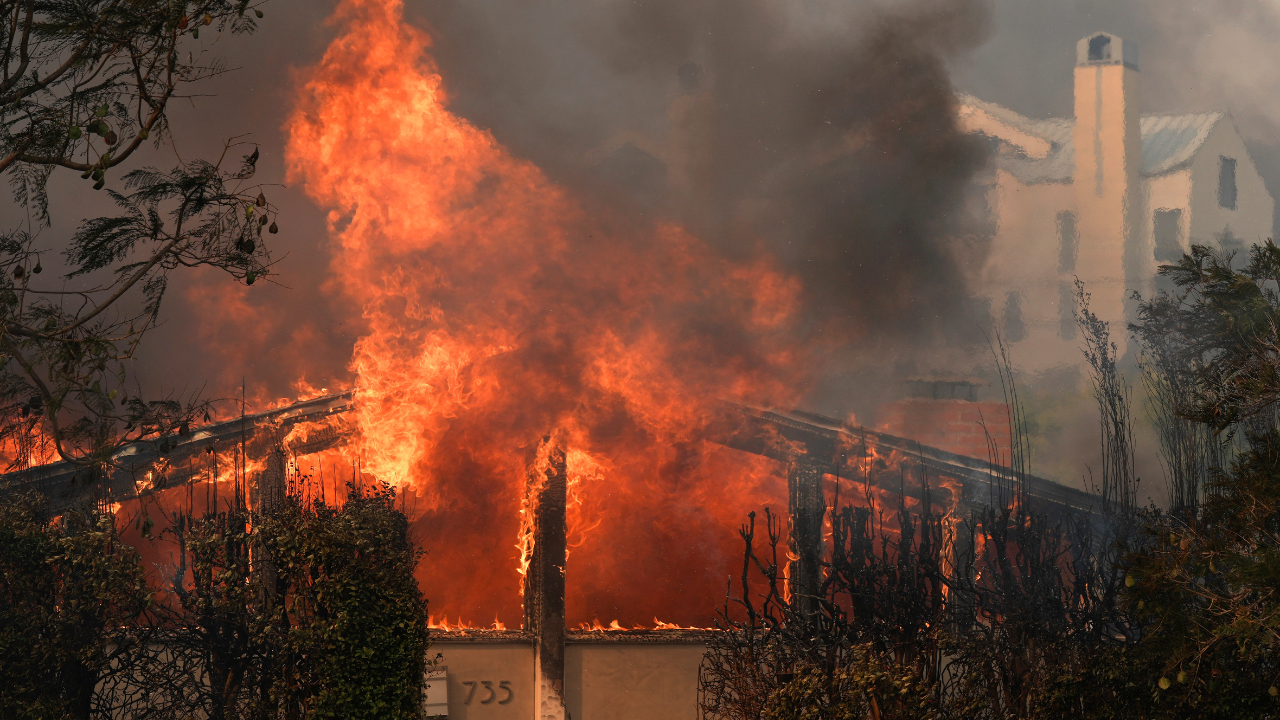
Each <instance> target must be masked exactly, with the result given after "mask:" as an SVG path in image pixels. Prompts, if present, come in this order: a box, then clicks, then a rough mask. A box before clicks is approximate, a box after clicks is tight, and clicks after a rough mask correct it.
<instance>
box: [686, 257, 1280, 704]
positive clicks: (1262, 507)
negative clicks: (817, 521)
mask: <svg viewBox="0 0 1280 720" xmlns="http://www.w3.org/2000/svg"><path fill="white" fill-rule="evenodd" d="M1161 274H1162V275H1164V276H1166V277H1167V278H1169V279H1170V280H1171V281H1172V285H1173V286H1174V287H1175V290H1174V291H1172V292H1165V293H1162V294H1160V295H1158V296H1156V297H1154V298H1151V299H1149V300H1146V301H1144V302H1142V303H1141V304H1140V310H1141V312H1140V315H1139V322H1138V323H1137V324H1135V325H1134V326H1132V327H1131V328H1130V329H1131V330H1132V331H1133V332H1134V333H1135V335H1136V336H1137V338H1138V339H1139V340H1140V346H1141V353H1142V359H1141V361H1140V363H1139V370H1140V371H1141V373H1142V382H1143V386H1144V388H1145V390H1146V391H1147V394H1148V400H1149V402H1148V411H1149V412H1150V413H1151V419H1152V421H1153V424H1154V426H1155V429H1156V431H1157V437H1158V439H1159V442H1160V450H1161V457H1162V460H1163V461H1164V464H1165V468H1166V478H1167V480H1168V484H1169V487H1168V491H1169V498H1170V506H1169V508H1168V509H1158V508H1155V507H1145V508H1144V507H1140V506H1138V505H1137V502H1136V497H1137V494H1136V493H1137V485H1138V478H1137V475H1136V473H1135V472H1134V470H1133V467H1134V462H1133V452H1134V440H1133V431H1132V418H1131V415H1130V412H1131V397H1130V390H1129V387H1128V385H1127V383H1126V382H1125V380H1124V376H1123V373H1122V372H1121V369H1120V362H1119V359H1118V358H1117V354H1116V346H1115V344H1114V343H1113V342H1112V341H1111V338H1110V332H1111V329H1110V328H1109V327H1108V325H1107V324H1106V323H1105V322H1101V321H1100V320H1099V319H1098V318H1097V317H1096V316H1095V315H1094V314H1093V313H1092V312H1091V311H1090V309H1089V296H1088V293H1087V292H1085V289H1084V288H1083V286H1078V287H1077V293H1076V319H1077V323H1078V325H1079V327H1080V329H1081V330H1082V331H1083V335H1084V341H1083V344H1082V351H1083V352H1084V355H1085V360H1086V363H1087V366H1088V368H1089V370H1090V373H1091V379H1092V388H1093V392H1094V396H1095V398H1096V400H1097V402H1098V409H1099V419H1100V446H1101V448H1102V451H1103V452H1102V455H1103V465H1102V467H1101V468H1100V470H1101V478H1095V480H1100V482H1099V485H1100V486H1099V487H1096V488H1095V489H1096V490H1097V494H1098V497H1099V503H1098V506H1097V507H1095V508H1093V509H1092V511H1091V512H1075V513H1068V512H1049V511H1046V510H1045V509H1043V508H1037V507H1034V506H1033V505H1032V504H1031V503H1029V502H1028V498H1027V495H1026V493H1025V492H1024V491H1023V488H1024V487H1025V485H1024V483H1025V480H1026V477H1027V474H1028V471H1029V468H1028V466H1027V454H1026V453H1025V452H1020V451H1019V448H1022V447H1025V439H1024V438H1020V437H1019V436H1020V435H1022V433H1023V430H1022V429H1023V428H1024V427H1025V425H1024V424H1023V422H1022V420H1021V419H1020V410H1018V403H1017V399H1016V396H1015V395H1013V394H1011V395H1010V396H1009V400H1010V403H1009V406H1010V407H1011V408H1012V410H1011V423H1010V425H1011V427H1012V428H1013V432H1012V433H1011V434H1012V437H1011V438H1010V439H1009V445H1008V446H1009V447H1011V448H1012V449H1013V451H1012V452H1010V453H1009V455H1008V462H1007V463H1006V462H1005V457H1004V456H1003V455H1002V454H1001V453H1000V452H999V451H998V448H999V446H1000V445H1001V444H1002V443H996V442H992V443H991V448H992V460H993V461H994V463H995V464H996V465H998V466H1004V467H1006V468H1007V472H1006V471H1000V472H996V473H993V475H992V477H991V488H992V491H991V497H990V501H989V502H988V503H987V504H986V505H985V507H982V508H980V509H978V510H976V511H973V512H971V513H969V514H968V515H967V516H966V517H955V516H952V515H950V514H948V513H944V512H940V511H939V507H938V506H937V505H936V503H932V502H931V501H930V498H929V495H930V490H929V478H928V477H927V476H920V477H918V478H916V479H915V481H916V482H917V483H918V485H919V487H920V489H921V491H922V494H921V496H920V497H921V500H920V502H919V503H916V504H913V503H912V502H910V501H909V496H908V495H907V493H905V492H902V493H900V494H899V495H898V499H897V502H896V507H895V506H893V505H894V503H893V502H888V503H886V502H885V501H884V500H882V499H879V498H878V497H877V496H875V495H873V494H872V493H870V492H867V493H866V495H865V498H864V500H863V501H862V502H859V503H845V504H841V503H840V501H839V499H838V497H839V496H838V495H837V496H836V502H835V503H833V504H832V507H831V508H830V509H829V510H828V515H827V519H828V520H827V521H828V524H829V529H830V532H829V535H828V536H827V537H826V539H825V541H824V545H823V549H822V558H823V560H822V569H821V575H822V581H821V583H820V590H819V591H818V592H817V593H816V597H814V598H801V597H798V596H797V595H796V593H795V590H794V588H792V587H790V586H789V583H788V580H787V577H786V576H787V574H788V572H789V567H788V564H789V555H788V551H789V547H788V545H789V543H790V542H792V541H793V540H792V539H790V538H788V537H787V532H786V529H785V527H784V524H783V523H782V522H781V521H779V519H778V518H777V517H776V516H774V515H773V514H772V513H770V512H768V511H766V513H765V516H764V523H763V533H762V532H761V529H762V528H761V527H760V525H758V523H757V518H756V516H755V515H752V517H751V518H750V519H749V521H748V523H747V524H746V525H744V526H743V528H742V530H741V536H742V539H743V542H744V553H743V557H744V564H743V570H742V575H741V577H740V579H739V580H738V582H737V585H736V587H734V588H733V589H732V592H731V593H730V600H729V601H728V602H727V604H726V605H725V607H724V608H723V610H722V611H721V615H720V624H721V627H722V628H723V629H724V630H725V631H726V632H723V633H721V634H719V635H717V636H716V638H715V639H714V640H713V647H712V648H711V650H710V652H709V653H708V654H707V657H706V659H705V661H704V663H703V667H702V674H701V677H700V690H701V701H700V702H701V709H702V713H703V716H705V717H708V718H710V717H730V718H742V719H743V720H745V719H747V718H770V719H780V718H809V717H824V718H825V717H831V718H876V719H877V720H879V719H883V718H1076V717H1097V718H1190V717H1195V718H1233V717H1246V716H1247V717H1275V716H1277V715H1280V705H1277V702H1280V700H1278V698H1280V688H1278V686H1280V665H1278V664H1277V655H1276V647H1277V635H1276V633H1275V628H1276V623H1277V619H1278V618H1280V605H1278V604H1277V602H1276V599H1275V595H1274V592H1275V590H1274V589H1275V587H1276V582H1277V576H1276V567H1277V565H1276V562H1275V558H1276V557H1278V556H1280V555H1278V554H1277V553H1278V552H1280V551H1278V550H1277V548H1278V547H1280V544H1278V543H1280V540H1278V538H1280V535H1278V534H1277V527H1280V526H1278V525H1277V518H1280V482H1278V481H1277V479H1278V478H1280V462H1278V461H1277V458H1280V439H1277V438H1280V431H1277V426H1276V400H1277V395H1276V387H1277V382H1276V379H1277V377H1280V375H1278V374H1277V372H1278V371H1277V357H1278V356H1277V350H1276V349H1277V347H1280V345H1278V344H1277V338H1276V332H1277V330H1276V328H1277V327H1280V286H1278V285H1277V284H1276V283H1277V280H1280V249H1277V247H1276V246H1275V245H1274V244H1272V243H1271V242H1270V241H1268V242H1266V243H1265V244H1263V245H1259V246H1256V247H1254V248H1253V250H1252V252H1251V254H1250V257H1249V261H1248V262H1247V263H1246V264H1244V266H1243V268H1237V267H1233V258H1232V257H1231V256H1230V255H1228V254H1223V253H1221V252H1218V251H1215V250H1212V249H1209V248H1205V247H1193V248H1192V251H1191V252H1190V253H1189V254H1188V255H1186V256H1185V257H1184V258H1182V259H1181V260H1180V261H1179V262H1178V263H1176V264H1173V265H1168V266H1164V267H1163V268H1162V269H1161ZM999 356H1000V357H1001V358H1003V362H1002V363H1001V364H1002V365H1003V366H1004V367H1005V368H1007V367H1008V362H1007V357H1004V355H1003V354H999ZM1005 380H1006V389H1007V390H1008V389H1010V388H1011V387H1012V385H1011V383H1010V382H1009V377H1008V375H1006V377H1005ZM868 477H869V476H868ZM841 482H843V483H846V484H850V481H848V480H844V481H840V480H838V479H837V487H839V483H841ZM859 482H863V483H865V482H867V477H864V478H862V479H858V478H855V479H854V480H853V481H852V483H851V484H852V485H853V486H854V487H857V486H858V484H859ZM886 504H887V505H889V506H888V507H886ZM762 536H763V537H762ZM791 556H792V557H794V552H793V553H792V555H791Z"/></svg>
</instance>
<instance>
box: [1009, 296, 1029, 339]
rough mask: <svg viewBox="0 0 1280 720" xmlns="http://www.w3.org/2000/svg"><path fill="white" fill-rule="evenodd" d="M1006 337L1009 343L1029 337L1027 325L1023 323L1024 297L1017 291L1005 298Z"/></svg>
mask: <svg viewBox="0 0 1280 720" xmlns="http://www.w3.org/2000/svg"><path fill="white" fill-rule="evenodd" d="M1004 336H1005V339H1006V340H1008V341H1009V342H1018V341H1020V340H1023V339H1025V338H1026V337H1027V325H1026V323H1024V322H1023V321H1022V295H1021V294H1019V293H1018V292H1017V291H1014V292H1011V293H1009V294H1008V295H1006V296H1005V298H1004Z"/></svg>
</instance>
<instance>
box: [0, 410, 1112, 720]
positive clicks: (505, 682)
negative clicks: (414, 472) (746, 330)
mask: <svg viewBox="0 0 1280 720" xmlns="http://www.w3.org/2000/svg"><path fill="white" fill-rule="evenodd" d="M356 405H357V403H356V401H355V400H354V399H353V396H352V394H351V393H343V394H337V395H327V396H321V397H318V398H314V399H310V400H306V401H301V402H297V403H293V404H289V405H285V406H283V407H279V408H275V409H272V410H269V411H266V412H261V413H256V414H253V415H246V416H244V417H242V418H237V419H233V420H228V421H225V422H221V423H215V424H212V425H209V426H206V427H203V428H197V429H194V430H193V431H192V433H191V434H190V435H188V436H179V437H174V438H168V439H164V440H158V441H156V442H152V443H139V444H136V445H132V446H129V447H126V448H124V449H123V450H122V451H120V452H119V453H118V454H117V456H116V458H115V461H116V463H117V464H118V466H119V469H118V470H117V471H115V472H114V473H113V474H111V475H110V476H109V477H97V478H88V477H87V476H86V475H85V471H84V470H83V469H80V468H77V467H75V466H72V465H70V464H68V463H54V464H50V465H45V466H41V467H36V468H32V469H29V470H25V471H21V472H18V473H11V474H10V475H8V476H5V477H4V478H3V482H4V483H5V486H6V487H8V488H9V489H11V490H36V491H39V492H41V493H42V494H44V495H45V496H46V497H48V498H50V499H51V500H52V502H53V503H54V507H55V508H67V507H70V506H72V505H75V504H77V503H83V502H86V501H99V502H100V501H102V500H107V501H110V502H116V503H127V502H130V501H134V500H138V499H140V498H144V497H148V496H156V495H161V494H164V493H172V492H188V491H189V490H190V488H191V487H193V486H198V487H201V488H202V491H203V492H204V493H206V494H207V493H209V492H213V493H217V492H222V493H227V492H233V491H234V490H233V489H232V488H231V487H230V486H231V484H232V483H229V482H228V479H229V478H232V477H233V476H234V469H231V470H223V471H221V473H220V472H219V471H218V470H217V460H218V458H219V457H221V458H224V467H226V466H227V465H228V463H227V462H226V460H225V458H234V457H241V458H243V460H244V468H245V469H247V471H248V472H249V476H248V477H247V478H246V479H247V483H246V484H247V485H248V487H247V490H248V494H249V498H248V499H249V501H250V503H251V504H253V505H255V506H257V507H259V508H261V507H263V506H264V504H268V503H269V502H270V499H271V498H272V497H276V496H278V495H279V494H280V493H283V492H286V491H289V492H295V493H313V494H314V493H323V492H325V486H324V482H325V480H324V479H323V478H316V477H314V476H308V475H306V474H305V471H304V470H303V468H305V467H306V466H308V465H309V464H310V463H311V462H313V461H315V459H316V458H317V457H320V456H323V455H324V454H325V453H333V452H337V451H341V450H342V449H344V448H346V447H347V446H348V445H350V444H351V443H352V441H353V440H355V437H354V433H353V432H352V429H353V428H352V425H351V423H350V420H351V414H352V413H353V411H354V410H355V408H356ZM701 432H702V437H701V438H700V439H699V442H700V443H706V444H709V445H713V446H715V447H719V448H722V449H725V450H727V451H730V452H733V453H737V454H741V455H743V456H747V457H755V458H759V459H763V460H764V461H766V462H769V463H772V466H773V467H774V468H775V472H776V473H778V475H779V479H780V480H781V481H782V485H781V486H780V487H782V488H785V494H784V495H782V496H781V497H777V498H775V500H777V501H779V505H781V506H785V508H786V517H787V518H788V521H787V528H788V531H787V537H788V545H789V548H788V549H789V552H790V554H791V557H792V558H793V560H792V561H791V563H790V565H789V568H788V577H789V582H790V583H791V587H792V588H793V590H792V591H793V592H797V593H804V592H805V588H815V587H816V586H817V582H818V577H819V575H820V573H821V567H822V564H823V562H824V547H825V539H824V532H825V531H824V519H825V517H826V513H827V509H828V507H829V505H831V504H832V503H837V502H839V501H840V493H841V492H842V488H843V492H844V493H846V494H857V493H859V492H862V493H867V494H868V495H867V497H868V500H869V501H873V500H870V499H871V498H873V497H874V498H880V499H881V501H882V502H886V503H892V502H894V500H893V498H894V496H895V495H894V494H895V492H902V493H905V497H906V500H907V501H908V502H914V503H916V504H918V503H919V502H921V500H922V496H921V492H922V491H925V489H924V486H925V485H928V484H932V486H933V490H932V492H933V493H934V495H935V497H934V498H933V503H934V504H935V505H936V506H937V507H939V508H941V509H942V510H943V511H944V512H945V513H946V516H947V517H951V518H955V519H959V518H961V517H965V516H968V515H969V514H971V513H973V512H974V511H976V510H978V509H980V508H982V507H984V506H987V505H990V504H996V503H1002V502H1005V498H1003V497H1000V496H999V492H1000V487H1001V486H1002V485H1004V486H1005V487H1008V486H1009V485H1008V483H1010V482H1011V480H1012V478H1013V472H1012V471H1011V470H1010V469H1009V468H1006V467H1001V466H999V465H993V464H991V463H990V462H987V461H985V460H979V459H976V458H972V457H966V456H963V455H957V454H955V453H950V452H947V451H944V450H939V449H937V448H932V447H928V446H924V445H921V444H920V443H918V442H915V441H912V440H908V439H904V438H899V437H895V436H892V435H887V434H884V433H879V432H875V431H871V430H868V429H866V428H860V427H853V426H850V425H847V424H845V423H842V422H840V421H838V420H834V419H831V418H825V417H821V416H818V415H813V414H809V413H804V412H797V411H791V412H780V411H772V410H765V409H759V408H753V407H749V406H745V405H741V404H737V403H730V402H716V403H713V405H712V406H711V407H709V408H707V413H706V422H705V423H703V424H702V426H701ZM565 441H566V437H565V436H564V435H563V434H559V433H557V434H551V435H546V436H544V437H542V438H541V439H540V440H537V441H536V442H534V443H531V444H530V445H529V449H528V451H527V453H526V459H525V473H524V478H525V480H524V492H523V501H522V505H521V508H520V510H519V514H520V516H521V517H522V518H523V520H522V521H521V523H520V526H519V533H518V540H519V543H518V546H519V548H520V551H521V552H520V555H519V557H518V562H513V563H503V562H498V563H494V564H492V565H488V566H482V567H474V568H472V571H471V573H470V575H471V576H470V577H461V576H451V577H448V578H447V579H443V582H446V583H449V582H456V583H460V584H479V585H480V586H482V587H484V588H485V589H486V590H487V591H488V592H491V593H500V592H501V591H502V590H503V589H504V586H506V587H505V589H506V590H508V591H515V590H517V589H518V591H519V595H520V602H521V605H522V608H523V617H522V620H521V622H520V627H519V628H518V629H516V628H511V629H508V628H506V627H505V624H503V623H501V622H497V621H495V623H494V624H493V626H491V627H487V626H480V627H477V626H474V625H472V624H470V623H466V622H462V623H456V622H455V623H454V624H452V625H451V624H449V623H448V622H447V620H442V621H440V622H438V623H437V627H436V630H435V632H434V639H433V646H432V647H433V652H439V653H441V654H442V661H441V664H440V666H439V667H438V668H436V669H434V670H433V673H432V676H431V679H430V682H429V688H428V695H427V698H426V702H427V703H428V711H429V712H430V713H431V714H435V715H447V716H448V717H452V718H490V717H492V718H507V717H509V718H530V717H533V718H556V717H560V718H564V717H579V718H581V717H593V718H594V717H601V718H666V717H692V716H693V715H694V713H695V710H696V706H697V698H698V682H697V681H698V673H699V667H700V664H701V662H702V657H703V653H704V651H705V649H706V641H707V639H708V637H709V633H714V632H717V631H716V630H715V629H713V628H712V627H701V628H698V627H685V626H680V625H678V624H674V623H666V622H662V621H661V620H659V619H657V618H656V617H655V618H654V620H653V621H652V623H651V625H652V626H649V625H650V624H644V625H630V624H628V625H627V626H624V625H622V624H620V623H619V622H618V621H617V620H613V621H612V622H610V623H608V624H607V625H606V624H602V623H601V622H600V621H599V620H594V621H592V622H582V621H579V622H577V623H576V624H575V623H574V622H573V620H574V617H573V616H572V614H571V612H570V610H569V601H570V600H571V599H573V594H574V592H581V591H582V590H583V589H585V590H587V591H588V592H590V591H591V590H592V587H591V586H590V585H589V584H586V585H585V586H584V583H582V582H581V581H580V580H579V578H580V575H579V573H584V574H585V573H589V572H590V571H591V567H590V565H589V564H587V563H589V562H590V558H589V557H588V558H587V563H583V564H581V565H579V564H578V563H577V562H576V561H577V559H578V558H577V557H576V553H575V552H574V551H575V550H576V548H575V547H572V546H571V543H570V527H571V525H570V514H569V507H570V506H571V504H573V502H574V501H573V499H572V496H571V484H572V482H573V480H572V479H571V477H570V468H569V461H568V456H569V453H567V452H566V450H570V451H571V448H568V447H567V446H566V445H565V444H564V443H565ZM357 472H358V471H357ZM922 479H923V480H925V481H926V482H924V483H922V482H920V481H921V480H922ZM909 480H910V481H909ZM1021 481H1022V482H1023V483H1025V489H1026V491H1027V496H1028V499H1029V502H1030V503H1031V504H1032V505H1033V506H1034V507H1035V508H1036V509H1037V510H1038V511H1040V512H1048V513H1050V514H1067V513H1071V514H1075V515H1077V516H1080V517H1087V516H1089V515H1091V514H1093V513H1096V512H1098V511H1099V510H1100V507H1099V505H1098V499H1097V498H1096V497H1095V496H1092V495H1090V494H1089V493H1085V492H1082V491H1080V490H1076V489H1073V488H1069V487H1066V486H1063V485H1060V484H1058V483H1055V482H1052V481H1049V480H1044V479H1042V478H1037V477H1034V476H1025V477H1023V478H1021ZM337 485H338V484H337V483H336V482H335V483H334V485H333V487H332V489H331V490H329V492H331V493H333V495H331V501H332V498H333V497H335V496H336V495H337V494H338V486H337ZM213 502H214V503H217V502H218V500H217V498H216V495H215V496H214V499H213ZM223 502H224V503H225V502H226V499H225V498H224V500H223ZM693 529H696V528H693ZM723 530H726V531H727V530H729V528H723ZM512 539H515V538H512ZM954 551H958V550H954ZM719 570H720V571H722V572H727V570H728V568H720V569H719ZM680 580H681V582H685V581H688V582H696V581H697V580H699V578H697V577H690V576H684V577H681V578H680ZM430 581H431V582H440V581H441V579H438V578H431V580H430ZM633 581H634V582H638V583H642V584H643V583H649V582H654V581H659V582H661V581H662V578H635V579H634V580H633ZM673 609H674V610H677V611H679V608H678V607H677V608H673V607H671V606H670V605H668V606H667V607H666V608H665V610H673ZM663 610H664V608H661V607H658V606H657V605H656V604H655V612H663ZM707 610H711V608H707ZM703 617H709V615H704V616H703ZM704 623H705V624H706V625H711V623H710V622H706V621H705V620H704Z"/></svg>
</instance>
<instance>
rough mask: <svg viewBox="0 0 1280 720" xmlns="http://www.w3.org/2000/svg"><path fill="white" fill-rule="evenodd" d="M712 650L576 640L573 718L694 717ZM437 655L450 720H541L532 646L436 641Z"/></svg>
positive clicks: (568, 671) (570, 677) (568, 686)
mask: <svg viewBox="0 0 1280 720" xmlns="http://www.w3.org/2000/svg"><path fill="white" fill-rule="evenodd" d="M705 652H706V646H705V645H703V644H702V643H698V642H681V643H673V642H660V643H653V642H634V643H629V642H618V641H606V642H582V641H577V642H574V641H570V643H569V644H568V645H567V646H566V648H565V704H566V705H567V707H568V710H569V715H570V717H572V718H573V719H574V720H695V718H696V717H697V709H698V707H697V705H698V666H699V665H700V664H701V662H702V656H703V654H704V653H705ZM431 653H432V655H434V654H435V653H441V654H442V655H443V657H442V658H441V661H440V664H441V665H442V666H445V667H447V668H448V671H447V677H446V681H447V687H448V693H449V720H517V719H518V720H532V719H533V718H534V717H535V714H534V703H533V696H534V693H533V690H534V678H533V675H534V670H533V646H532V645H531V644H525V643H517V642H512V643H497V642H475V641H467V640H461V641H453V642H450V641H449V640H447V639H443V640H442V639H437V640H436V641H435V642H434V643H433V644H432V646H431ZM485 682H488V684H489V685H488V687H492V688H493V692H492V693H490V692H489V691H488V687H486V685H485ZM468 683H472V684H473V685H472V684H468ZM503 683H506V686H505V687H509V688H510V689H511V692H510V694H509V695H508V693H507V692H506V689H505V688H504V686H503ZM472 687H474V688H475V690H474V693H473V692H472ZM469 695H470V702H467V700H468V696H469ZM508 696H509V697H510V701H509V702H507V703H505V704H503V702H502V701H503V700H507V698H508ZM485 700H489V701H490V702H487V703H486V702H484V701H485Z"/></svg>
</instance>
